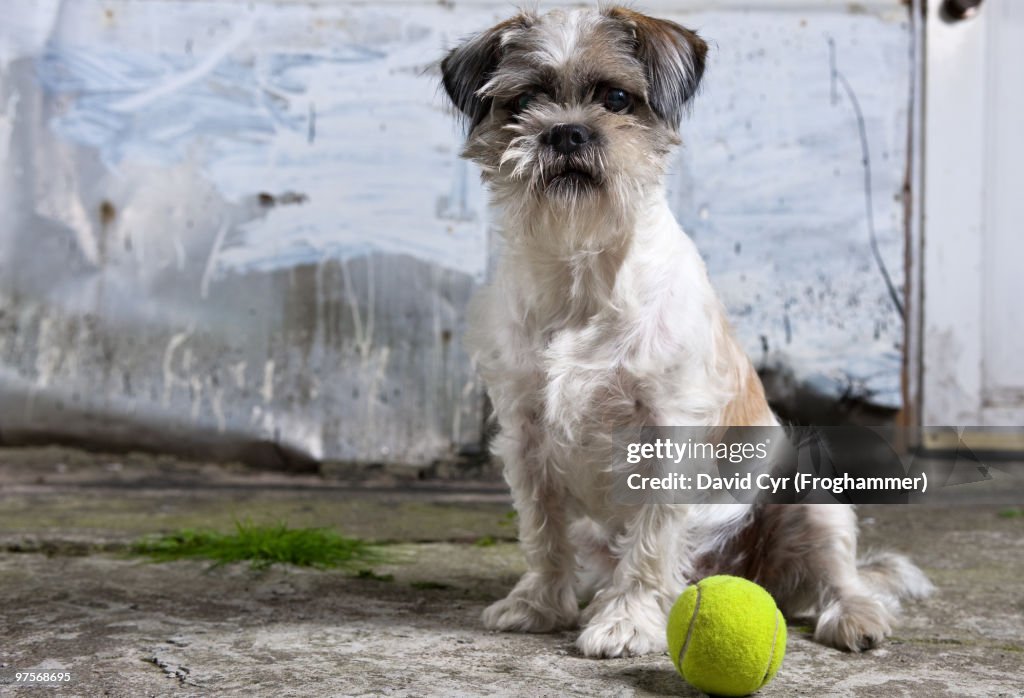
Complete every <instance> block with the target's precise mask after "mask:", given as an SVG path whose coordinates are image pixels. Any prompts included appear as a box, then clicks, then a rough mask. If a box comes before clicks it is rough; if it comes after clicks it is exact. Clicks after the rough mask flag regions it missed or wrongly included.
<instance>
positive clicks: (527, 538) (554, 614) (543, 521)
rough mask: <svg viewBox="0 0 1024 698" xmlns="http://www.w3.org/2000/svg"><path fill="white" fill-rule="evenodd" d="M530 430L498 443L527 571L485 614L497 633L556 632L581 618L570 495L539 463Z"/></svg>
mask: <svg viewBox="0 0 1024 698" xmlns="http://www.w3.org/2000/svg"><path fill="white" fill-rule="evenodd" d="M530 431H531V425H522V426H520V428H519V429H517V430H512V433H509V432H505V431H503V432H502V434H500V435H499V436H498V437H497V438H496V439H495V452H496V453H497V454H498V455H500V456H501V457H502V459H503V460H504V462H505V477H506V478H507V479H508V482H509V485H510V486H511V488H512V496H513V499H514V501H515V508H516V511H517V512H518V514H519V540H520V544H521V545H522V550H523V554H524V556H525V557H526V565H527V571H526V573H525V574H524V575H523V576H522V578H521V579H520V580H519V583H518V584H516V586H515V588H514V589H512V591H511V592H509V595H508V596H507V597H505V598H504V599H502V600H501V601H498V602H497V603H494V604H491V605H490V606H489V607H488V608H487V609H486V610H485V611H484V614H483V621H484V625H485V626H487V627H488V628H491V629H492V630H512V631H519V632H532V633H543V632H551V631H553V630H559V629H563V628H571V627H574V626H575V625H576V619H577V617H578V615H579V607H578V606H577V603H576V592H575V591H574V589H573V581H574V575H575V556H574V553H573V549H572V546H571V544H570V542H569V536H568V521H567V513H566V504H567V503H566V493H565V490H564V487H563V486H562V485H561V483H560V482H558V481H557V478H556V477H554V476H553V474H552V473H551V472H549V471H548V470H547V468H545V467H544V464H543V463H541V462H539V461H538V454H537V449H536V448H535V444H534V443H533V441H532V440H531V439H530Z"/></svg>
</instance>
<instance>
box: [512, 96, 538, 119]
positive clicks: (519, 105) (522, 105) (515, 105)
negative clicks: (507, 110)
mask: <svg viewBox="0 0 1024 698" xmlns="http://www.w3.org/2000/svg"><path fill="white" fill-rule="evenodd" d="M531 102H533V93H532V92H524V93H523V94H521V95H519V96H518V97H516V98H515V99H513V100H512V105H511V107H512V111H513V112H515V113H516V114H518V113H519V112H521V111H523V110H524V109H526V108H527V107H528V106H530V103H531Z"/></svg>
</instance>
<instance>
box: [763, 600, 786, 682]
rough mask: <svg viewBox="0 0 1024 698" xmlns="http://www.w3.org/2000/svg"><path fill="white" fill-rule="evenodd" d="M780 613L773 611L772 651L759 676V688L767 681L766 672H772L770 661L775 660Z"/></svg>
mask: <svg viewBox="0 0 1024 698" xmlns="http://www.w3.org/2000/svg"><path fill="white" fill-rule="evenodd" d="M781 615H782V613H781V612H780V611H779V610H778V609H776V610H775V634H774V635H772V651H771V652H769V653H768V666H766V667H765V668H764V674H763V675H762V676H761V686H764V682H765V681H767V680H768V672H769V671H771V670H772V660H773V659H774V658H775V645H776V644H777V643H778V641H779V616H781Z"/></svg>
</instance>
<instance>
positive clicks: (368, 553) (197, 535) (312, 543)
mask: <svg viewBox="0 0 1024 698" xmlns="http://www.w3.org/2000/svg"><path fill="white" fill-rule="evenodd" d="M131 552H132V553H134V554H136V555H145V556H147V557H149V558H151V559H152V560H154V561H155V562H168V561H171V560H183V559H191V558H201V559H207V560H213V561H214V562H215V563H216V564H218V565H225V564H227V563H229V562H243V561H248V562H249V563H250V564H251V565H252V566H253V567H254V568H256V569H266V568H267V567H270V566H271V565H273V564H275V563H284V564H289V565H297V566H299V567H316V568H320V569H324V568H330V567H352V566H354V565H359V564H363V565H365V564H366V563H368V562H378V561H380V560H381V559H382V556H381V553H380V552H379V550H378V549H377V548H375V547H373V546H371V545H370V544H369V543H366V542H365V541H361V540H359V539H356V538H346V537H344V536H341V535H338V534H337V533H335V532H334V531H331V530H330V529H326V528H288V526H287V525H285V524H283V523H279V524H275V525H272V526H260V525H257V524H254V523H252V522H248V521H247V522H235V530H234V532H233V533H219V532H217V531H209V530H195V529H182V530H180V531H177V532H176V533H171V534H169V535H163V536H158V537H147V538H143V539H141V540H139V541H137V542H136V543H135V544H133V545H132V547H131Z"/></svg>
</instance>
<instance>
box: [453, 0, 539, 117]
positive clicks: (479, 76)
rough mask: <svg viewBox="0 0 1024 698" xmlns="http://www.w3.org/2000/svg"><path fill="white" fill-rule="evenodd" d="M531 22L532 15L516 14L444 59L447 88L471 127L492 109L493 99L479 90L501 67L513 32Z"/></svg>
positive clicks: (478, 35) (464, 43)
mask: <svg viewBox="0 0 1024 698" xmlns="http://www.w3.org/2000/svg"><path fill="white" fill-rule="evenodd" d="M531 22H532V18H531V17H530V16H528V15H526V14H519V15H516V16H515V17H512V18H511V19H507V20H505V21H504V22H502V23H500V24H497V25H495V26H493V27H491V28H490V29H488V30H486V31H483V32H480V33H479V34H476V35H474V36H471V37H470V38H468V39H466V40H465V41H464V42H463V43H461V44H460V45H458V46H456V47H455V48H453V49H452V50H451V51H449V52H448V55H446V56H445V57H444V60H442V61H441V76H442V81H443V83H444V91H445V92H447V93H448V98H449V99H450V100H451V101H452V104H454V105H455V107H456V108H457V109H458V110H459V111H460V112H462V113H463V114H465V115H466V118H467V119H468V120H469V126H470V129H471V130H472V129H473V128H474V127H475V126H476V125H477V124H479V123H480V122H481V121H483V120H484V117H486V116H487V113H488V112H489V111H490V109H491V100H490V99H489V98H486V97H481V96H480V95H479V94H478V92H479V91H480V88H481V87H483V86H484V84H486V83H487V81H488V80H489V79H490V78H491V75H492V74H493V73H494V70H495V68H497V67H498V63H499V62H500V61H501V51H502V44H503V42H504V41H505V40H506V37H507V36H508V35H509V33H510V32H511V31H513V30H515V29H525V28H526V27H528V26H529V25H530V23H531Z"/></svg>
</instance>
